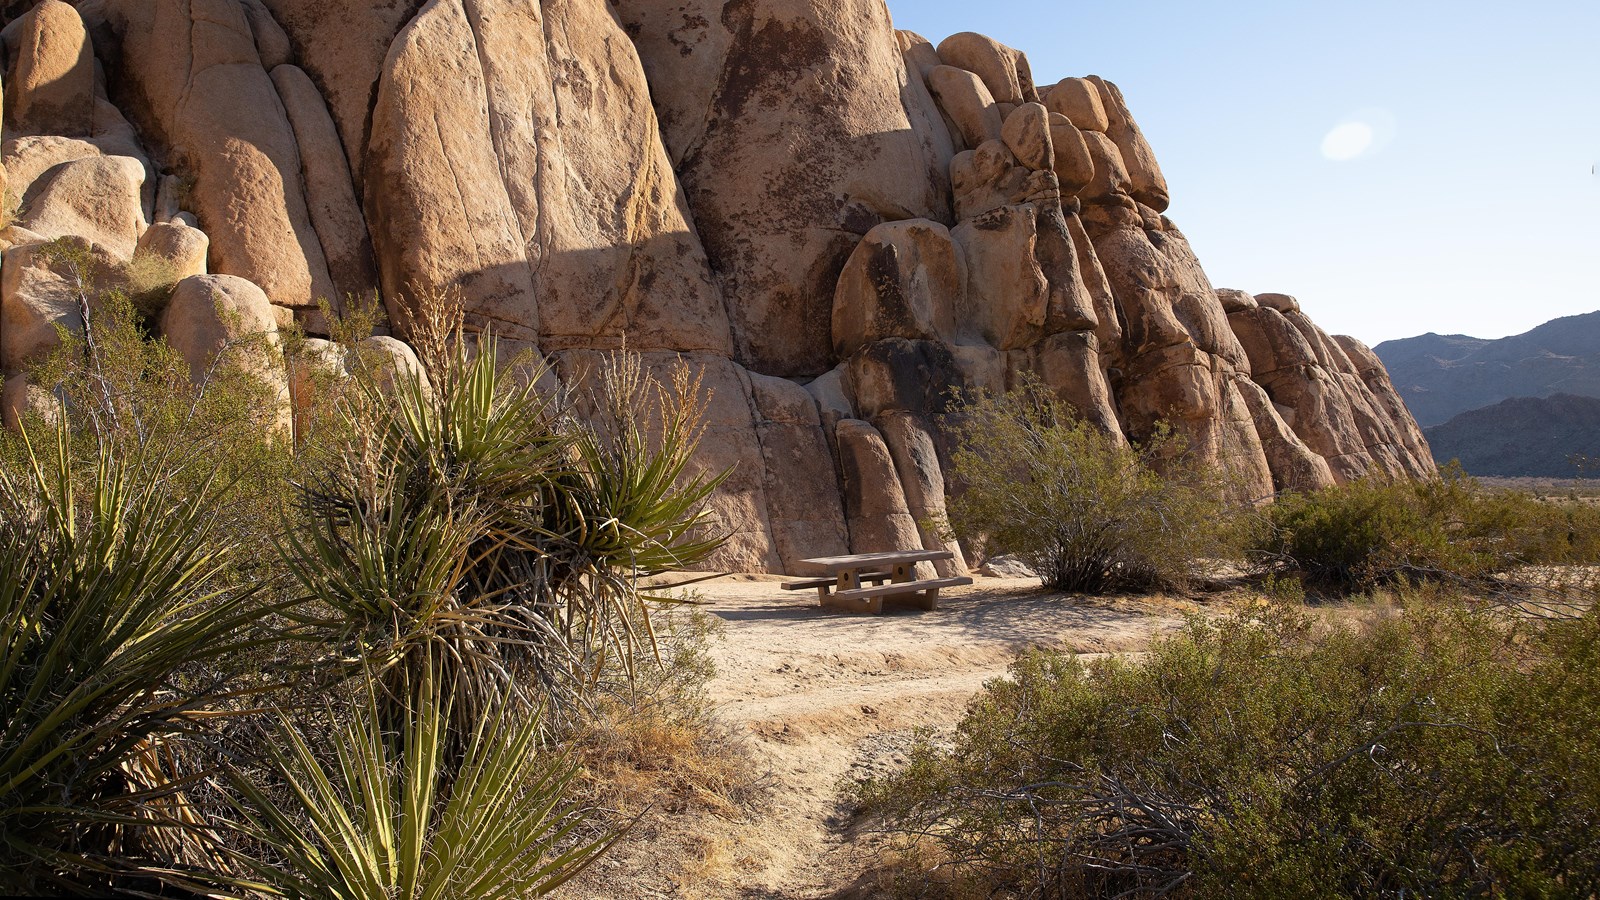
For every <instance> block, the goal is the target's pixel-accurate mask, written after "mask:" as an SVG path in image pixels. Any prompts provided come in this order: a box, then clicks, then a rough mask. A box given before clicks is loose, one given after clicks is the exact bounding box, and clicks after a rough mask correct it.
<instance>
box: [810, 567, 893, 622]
mask: <svg viewBox="0 0 1600 900" xmlns="http://www.w3.org/2000/svg"><path fill="white" fill-rule="evenodd" d="M833 586H834V589H835V590H840V591H854V590H857V589H859V588H860V587H861V570H860V569H845V570H844V571H842V572H840V573H839V576H838V578H837V579H836V580H835V581H834V585H833ZM820 590H822V591H824V592H826V591H827V588H820ZM830 601H832V602H830ZM822 605H823V606H833V607H837V608H838V609H843V610H847V611H849V612H869V613H878V612H883V598H882V597H871V598H868V599H866V600H834V599H833V598H830V597H828V596H827V594H826V593H824V594H823V598H822Z"/></svg>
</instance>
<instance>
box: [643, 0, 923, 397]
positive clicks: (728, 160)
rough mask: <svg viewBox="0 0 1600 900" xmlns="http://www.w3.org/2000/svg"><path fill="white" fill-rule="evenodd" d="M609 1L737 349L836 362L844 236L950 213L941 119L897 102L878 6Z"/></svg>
mask: <svg viewBox="0 0 1600 900" xmlns="http://www.w3.org/2000/svg"><path fill="white" fill-rule="evenodd" d="M616 6H617V10H618V13H619V14H620V16H621V18H622V20H623V22H624V23H625V24H626V25H627V27H628V29H629V33H630V34H631V35H633V36H634V39H635V43H636V45H637V46H638V48H639V53H640V56H641V57H642V59H643V61H644V66H645V71H646V72H647V73H648V74H649V79H650V86H651V87H652V88H653V91H652V94H651V96H652V97H653V99H654V101H655V107H656V111H657V113H658V114H659V115H660V118H661V122H662V130H663V135H664V137H665V139H666V143H667V147H668V150H669V152H670V153H671V155H672V159H673V160H674V161H676V164H677V169H678V173H679V176H680V177H681V178H682V179H683V183H684V188H685V190H686V191H687V194H688V199H689V205H690V207H691V208H692V209H693V211H694V218H695V221H696V224H697V225H698V227H699V231H700V235H701V237H702V238H703V239H704V240H705V243H706V250H707V252H708V254H709V256H710V259H711V263H712V266H713V267H714V268H715V270H716V271H717V272H718V273H720V274H721V275H722V276H723V278H724V283H725V285H726V288H727V292H728V309H729V313H730V316H731V318H732V320H733V321H732V327H733V338H734V346H735V355H736V358H737V359H738V360H739V361H740V362H742V363H744V364H746V365H748V366H750V367H751V368H752V369H754V370H756V371H760V372H763V373H766V374H771V375H780V376H814V375H819V374H821V373H823V372H826V371H827V370H828V369H830V368H832V367H833V365H834V364H835V362H836V360H835V359H834V354H833V346H832V344H833V342H832V339H831V336H830V334H829V322H830V320H831V318H832V315H833V295H834V287H835V285H836V283H837V282H838V277H839V273H840V271H841V270H842V269H843V268H844V264H845V261H846V260H847V259H848V258H849V256H850V254H851V252H852V251H854V249H855V245H856V243H857V242H858V241H859V240H860V239H861V237H862V236H863V235H865V234H866V233H867V232H869V231H871V230H872V229H873V228H874V227H876V226H877V225H879V224H881V223H883V222H886V221H895V220H900V219H910V218H919V217H920V218H927V219H932V220H934V221H940V222H947V221H948V220H949V213H948V211H947V210H948V194H947V191H946V187H945V186H946V184H947V182H946V175H945V159H944V157H943V155H942V152H941V146H940V141H939V133H940V132H941V131H942V129H943V123H942V122H937V121H935V120H930V119H929V117H927V116H921V115H916V111H917V109H918V107H917V106H916V104H914V103H909V102H908V98H909V97H911V96H912V94H913V93H914V89H913V87H912V83H911V80H910V75H909V74H908V72H907V71H906V64H905V61H904V59H903V58H902V56H901V54H900V50H899V44H898V40H897V37H896V34H895V30H894V27H893V25H892V24H891V22H890V20H889V12H888V9H887V8H886V7H885V6H884V4H883V2H882V0H843V2H839V0H830V2H824V0H753V2H747V3H734V4H728V3H723V2H721V0H689V2H686V3H674V4H665V3H657V2H654V0H621V2H618V3H617V4H616ZM918 77H920V75H919V76H918ZM841 85H849V88H848V90H841V89H840V86H841ZM935 126H937V127H935Z"/></svg>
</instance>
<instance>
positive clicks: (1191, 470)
mask: <svg viewBox="0 0 1600 900" xmlns="http://www.w3.org/2000/svg"><path fill="white" fill-rule="evenodd" d="M949 422H950V427H951V430H952V432H953V433H954V436H955V439H956V442H957V448H956V450H955V452H954V453H953V456H952V461H953V463H954V475H955V480H956V482H957V484H958V491H957V493H956V496H955V497H954V498H953V499H952V501H951V504H950V520H951V523H952V525H953V526H954V529H955V531H956V533H957V534H958V535H959V536H961V537H962V539H963V540H964V541H966V542H968V544H969V545H970V546H975V547H977V548H978V549H980V550H982V551H983V552H984V553H985V554H988V555H992V554H1001V553H1009V554H1016V555H1018V556H1020V557H1022V558H1023V559H1024V560H1025V561H1026V562H1027V563H1028V564H1029V565H1030V566H1032V567H1033V569H1034V571H1036V572H1038V573H1039V574H1040V577H1041V578H1043V579H1044V582H1045V584H1047V585H1049V586H1050V587H1053V588H1056V589H1058V590H1066V591H1084V592H1089V593H1098V592H1104V591H1112V590H1122V589H1141V588H1149V587H1156V586H1165V585H1179V584H1183V583H1184V582H1186V581H1187V580H1189V578H1190V577H1192V576H1193V575H1194V574H1195V573H1196V571H1197V569H1198V568H1199V567H1200V566H1201V565H1202V564H1203V563H1204V562H1205V561H1208V560H1214V559H1217V558H1225V557H1231V556H1235V555H1236V554H1237V552H1238V546H1237V541H1238V537H1239V534H1240V532H1239V529H1238V524H1239V518H1238V516H1237V515H1236V514H1235V512H1234V510H1233V509H1232V508H1231V505H1230V503H1229V501H1228V500H1227V499H1226V495H1227V492H1226V491H1224V490H1223V485H1222V481H1223V479H1222V476H1221V474H1220V473H1218V472H1215V471H1212V470H1210V469H1208V468H1207V467H1205V466H1204V465H1201V464H1200V463H1199V462H1198V461H1195V460H1192V459H1189V458H1187V456H1186V454H1185V452H1184V449H1185V448H1184V445H1183V442H1182V440H1181V439H1180V438H1179V437H1177V436H1176V435H1174V434H1173V433H1172V432H1170V431H1168V430H1165V429H1163V430H1159V431H1158V432H1157V433H1156V434H1155V435H1154V436H1153V437H1152V438H1151V439H1150V440H1149V441H1147V442H1146V443H1144V444H1142V445H1140V446H1135V447H1130V446H1128V445H1126V444H1125V443H1124V442H1123V441H1122V440H1121V438H1120V437H1117V436H1114V435H1109V434H1106V433H1105V432H1103V431H1100V430H1099V429H1097V428H1095V427H1094V426H1093V425H1090V424H1089V423H1087V422H1085V421H1083V420H1082V419H1080V418H1078V417H1077V416H1076V415H1075V414H1074V413H1073V412H1072V411H1071V409H1070V407H1068V406H1067V405H1066V404H1064V403H1062V402H1061V401H1060V400H1058V399H1057V398H1056V397H1055V396H1054V394H1052V393H1051V392H1049V391H1048V390H1046V389H1045V388H1044V387H1043V386H1041V385H1039V384H1037V383H1028V384H1026V385H1024V386H1023V387H1022V388H1021V389H1019V390H1016V391H1013V392H1011V393H1007V394H1004V395H992V394H981V393H980V394H977V395H974V396H970V397H968V398H966V400H965V401H964V402H963V403H961V404H960V405H959V407H958V408H957V410H956V411H955V412H954V414H953V415H952V416H951V417H950V419H949ZM1158 461H1159V462H1160V471H1157V467H1156V463H1157V462H1158Z"/></svg>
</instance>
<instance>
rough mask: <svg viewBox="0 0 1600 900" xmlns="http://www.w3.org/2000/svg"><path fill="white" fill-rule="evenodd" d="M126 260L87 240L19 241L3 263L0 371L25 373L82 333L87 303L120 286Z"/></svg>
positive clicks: (0, 280)
mask: <svg viewBox="0 0 1600 900" xmlns="http://www.w3.org/2000/svg"><path fill="white" fill-rule="evenodd" d="M121 263H122V260H120V259H118V258H117V256H116V255H115V254H113V253H111V252H110V251H109V250H106V249H105V248H104V247H101V246H99V245H96V244H92V243H90V242H89V241H86V240H84V239H83V238H77V237H68V238H62V239H61V240H58V241H53V242H51V243H48V244H45V243H28V244H21V245H18V246H15V247H12V248H11V249H9V250H7V251H6V252H5V261H4V264H3V265H0V371H4V372H6V373H7V374H11V373H16V372H21V371H23V369H24V368H25V367H26V366H27V365H29V364H30V363H36V362H39V361H41V360H42V359H43V358H44V357H46V356H48V355H49V354H50V352H51V351H53V350H55V349H56V347H57V346H59V345H60V342H61V341H60V332H61V331H62V330H65V331H67V332H69V333H70V332H79V333H81V332H82V331H83V314H84V310H85V307H86V306H87V307H89V308H90V309H92V308H93V306H94V305H95V304H96V303H98V302H99V299H100V297H101V295H102V293H103V291H105V290H107V289H110V288H114V287H117V286H118V285H117V283H116V279H117V278H119V277H120V270H121Z"/></svg>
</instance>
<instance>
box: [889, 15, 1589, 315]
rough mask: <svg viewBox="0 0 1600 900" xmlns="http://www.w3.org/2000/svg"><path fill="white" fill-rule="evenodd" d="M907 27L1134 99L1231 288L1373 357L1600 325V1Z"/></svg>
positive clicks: (991, 19)
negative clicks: (1401, 348)
mask: <svg viewBox="0 0 1600 900" xmlns="http://www.w3.org/2000/svg"><path fill="white" fill-rule="evenodd" d="M889 7H890V10H891V11H892V12H893V14H894V18H895V24H896V26H897V27H899V28H905V29H910V30H912V31H916V32H919V33H921V34H922V35H924V36H925V37H927V38H929V39H930V40H932V41H933V42H934V43H935V44H938V43H939V41H940V40H942V39H943V38H944V37H945V36H946V35H949V34H951V33H954V32H957V31H977V32H981V33H984V34H987V35H989V36H991V37H993V38H995V39H996V40H999V41H1001V42H1002V43H1005V44H1009V45H1010V46H1013V47H1016V48H1018V49H1020V50H1023V51H1025V52H1026V53H1027V54H1028V59H1029V61H1030V62H1031V63H1032V66H1033V71H1034V75H1035V77H1036V78H1037V80H1038V81H1039V82H1040V83H1048V82H1054V81H1056V80H1058V79H1060V78H1063V77H1066V76H1069V75H1088V74H1096V75H1101V76H1104V77H1105V78H1108V79H1110V80H1112V81H1115V82H1117V84H1118V85H1120V86H1121V87H1122V90H1123V93H1124V94H1125V95H1126V96H1127V98H1128V105H1129V107H1130V108H1131V109H1132V111H1133V114H1134V117H1135V118H1137V119H1138V120H1139V124H1140V126H1141V127H1142V128H1143V129H1144V132H1145V135H1146V136H1147V137H1148V138H1149V139H1150V143H1151V144H1152V145H1153V146H1154V148H1155V151H1156V156H1157V158H1158V159H1159V160H1160V161H1161V165H1162V169H1163V170H1164V171H1165V173H1166V176H1167V181H1168V183H1169V184H1170V186H1171V189H1172V208H1171V209H1170V210H1169V211H1168V214H1169V215H1170V216H1171V217H1172V218H1173V220H1174V221H1175V222H1177V224H1178V226H1179V227H1180V228H1182V229H1183V230H1184V232H1185V233H1186V234H1187V235H1188V236H1189V239H1190V241H1191V242H1192V243H1193V244H1194V247H1195V250H1196V252H1197V253H1198V254H1199V256H1200V259H1201V261H1202V262H1203V263H1204V264H1205V266H1206V270H1207V272H1209V273H1210V275H1211V278H1212V281H1213V282H1214V283H1215V284H1216V285H1217V286H1218V287H1235V288H1241V289H1243V290H1247V291H1251V292H1254V293H1263V292H1268V291H1278V292H1283V293H1289V294H1294V295H1295V296H1297V297H1299V298H1300V300H1301V303H1302V305H1303V306H1304V307H1305V309H1306V311H1307V312H1308V313H1309V314H1310V315H1311V316H1312V318H1313V319H1315V320H1316V321H1317V322H1318V323H1319V324H1321V325H1322V326H1323V327H1324V328H1327V329H1328V330H1330V331H1333V332H1337V333H1343V334H1353V335H1355V336H1357V337H1359V338H1361V339H1362V340H1365V341H1367V342H1369V343H1377V342H1379V341H1383V340H1388V339H1390V338H1397V337H1406V336H1409V335H1414V334H1422V333H1424V332H1429V331H1437V332H1440V333H1447V334H1448V333H1464V334H1471V335H1475V336H1478V337H1487V338H1494V337H1503V336H1505V335H1507V334H1516V333H1519V332H1522V331H1526V330H1528V329H1529V328H1532V327H1533V326H1535V325H1538V324H1540V323H1541V322H1544V321H1547V320H1549V319H1552V318H1555V317H1557V316H1564V315H1572V314H1575V313H1584V312H1592V311H1595V310H1597V309H1600V176H1597V175H1595V174H1592V173H1591V167H1593V166H1595V165H1596V164H1600V0H1569V2H1540V0H1531V2H1524V3H1506V2H1498V3H1488V2H1478V0H1461V2H1437V0H1391V2H1371V0H1354V2H1339V3H1329V2H1325V0H1324V2H1320V3H1307V2H1296V0H1287V2H1263V0H1238V2H1227V3H1222V2H1194V0H1190V2H1182V0H1106V2H1097V3H1072V2H1061V0H987V2H983V3H972V2H970V0H963V2H953V0H889ZM1341 125H1344V126H1345V127H1344V128H1342V129H1340V126H1341ZM1336 129H1339V130H1338V132H1337V133H1336V134H1333V135H1332V136H1331V137H1330V132H1335V130H1336ZM1369 139H1370V143H1369ZM1364 147H1365V148H1366V149H1365V150H1363V148H1364ZM1352 154H1354V156H1353V158H1348V159H1342V160H1341V159H1332V158H1330V155H1331V156H1333V157H1341V156H1343V157H1349V156H1352Z"/></svg>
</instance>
